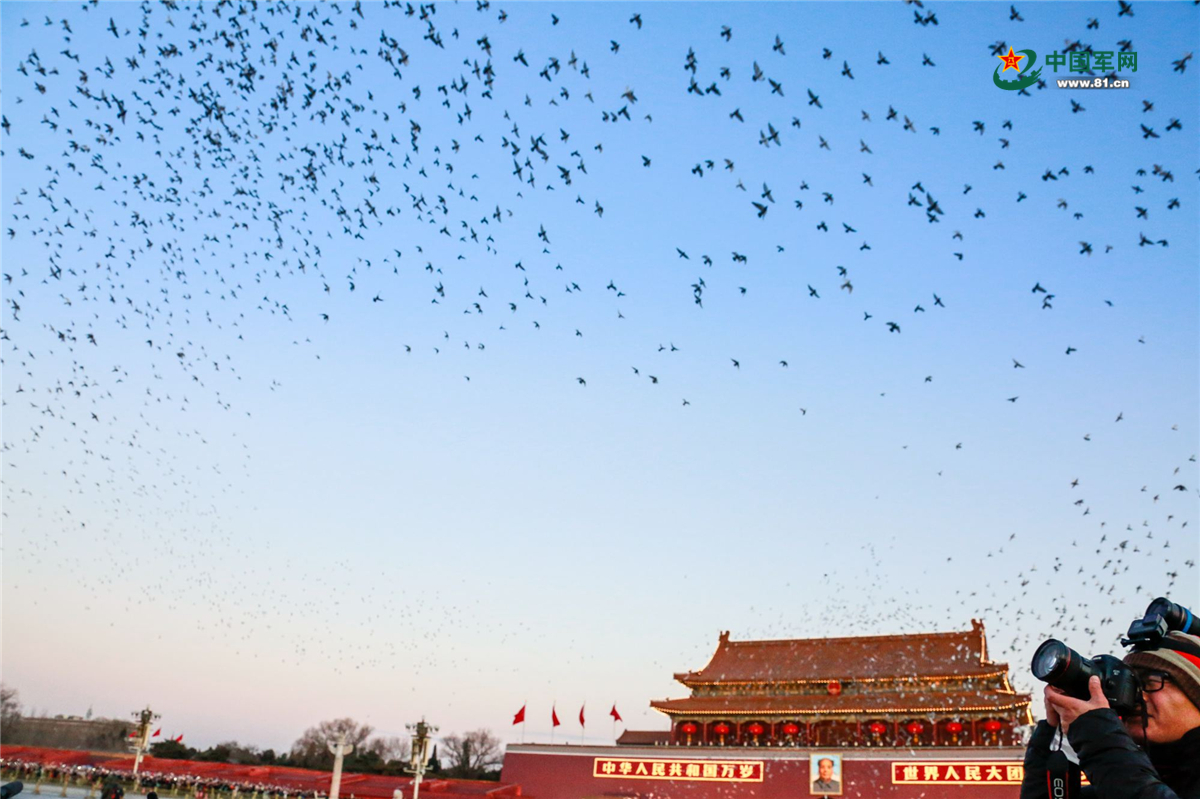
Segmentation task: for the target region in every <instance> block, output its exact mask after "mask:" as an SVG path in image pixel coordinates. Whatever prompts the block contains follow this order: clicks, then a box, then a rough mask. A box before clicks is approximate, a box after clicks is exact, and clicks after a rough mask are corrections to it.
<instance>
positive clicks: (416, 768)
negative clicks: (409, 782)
mask: <svg viewBox="0 0 1200 799" xmlns="http://www.w3.org/2000/svg"><path fill="white" fill-rule="evenodd" d="M406 726H407V727H408V730H409V732H411V733H412V761H411V762H410V764H409V767H408V768H407V769H405V770H406V771H408V773H410V774H412V775H413V799H417V798H418V797H419V796H420V794H421V780H422V779H423V778H424V777H425V769H426V768H427V767H428V766H429V758H430V756H431V755H432V754H433V738H432V736H433V734H434V733H435V732H437V729H438V728H437V727H435V726H433V725H432V724H427V723H426V722H425V719H421V720H420V721H418V722H417V723H416V724H408V725H406Z"/></svg>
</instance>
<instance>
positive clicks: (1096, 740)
mask: <svg viewBox="0 0 1200 799" xmlns="http://www.w3.org/2000/svg"><path fill="white" fill-rule="evenodd" d="M1056 732H1057V730H1056V729H1055V728H1054V727H1051V726H1050V725H1049V724H1047V723H1046V722H1045V721H1042V722H1038V725H1037V729H1035V730H1034V732H1033V737H1032V738H1031V739H1030V740H1029V748H1028V749H1026V750H1025V780H1024V782H1023V783H1022V784H1021V799H1046V797H1047V795H1048V793H1049V791H1048V788H1047V784H1046V760H1047V758H1049V756H1050V744H1051V742H1052V741H1053V740H1054V736H1055V733H1056ZM1067 738H1068V740H1069V741H1070V743H1071V748H1072V749H1074V750H1075V752H1076V753H1077V754H1078V755H1079V765H1080V766H1081V767H1082V769H1083V773H1084V774H1085V775H1087V778H1088V781H1089V782H1090V783H1091V785H1088V786H1085V787H1084V788H1083V790H1082V791H1080V797H1081V799H1200V727H1197V728H1196V729H1194V730H1191V731H1189V732H1188V733H1187V734H1185V735H1184V736H1183V737H1182V738H1180V739H1179V740H1178V741H1175V742H1174V743H1169V744H1151V745H1150V746H1149V747H1148V748H1147V749H1146V750H1143V749H1141V748H1139V747H1138V745H1137V744H1136V743H1134V741H1133V738H1131V737H1129V733H1128V732H1126V730H1125V725H1124V724H1122V723H1121V719H1120V718H1119V717H1118V716H1117V714H1116V713H1114V712H1113V711H1112V710H1111V709H1109V708H1102V709H1098V710H1091V711H1089V712H1087V713H1084V714H1083V715H1082V716H1080V717H1079V718H1077V719H1075V721H1074V723H1072V724H1071V727H1070V729H1069V730H1068V733H1067Z"/></svg>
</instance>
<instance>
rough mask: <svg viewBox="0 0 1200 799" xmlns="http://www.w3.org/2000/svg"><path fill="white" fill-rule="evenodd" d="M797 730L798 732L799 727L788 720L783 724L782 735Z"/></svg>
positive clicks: (792, 733) (793, 732) (790, 733)
mask: <svg viewBox="0 0 1200 799" xmlns="http://www.w3.org/2000/svg"><path fill="white" fill-rule="evenodd" d="M798 732H800V727H799V726H797V725H795V724H793V723H792V722H790V721H789V722H788V723H787V724H784V725H783V734H784V735H795V734H797V733H798Z"/></svg>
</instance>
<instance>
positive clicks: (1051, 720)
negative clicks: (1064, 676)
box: [1042, 685, 1062, 727]
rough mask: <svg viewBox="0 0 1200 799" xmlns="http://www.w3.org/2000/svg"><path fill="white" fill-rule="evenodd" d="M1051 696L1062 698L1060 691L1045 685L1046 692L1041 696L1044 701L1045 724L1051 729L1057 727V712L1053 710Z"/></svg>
mask: <svg viewBox="0 0 1200 799" xmlns="http://www.w3.org/2000/svg"><path fill="white" fill-rule="evenodd" d="M1051 694H1053V695H1054V696H1055V697H1058V696H1062V691H1060V690H1058V689H1057V688H1055V687H1054V686H1052V685H1047V686H1046V690H1045V691H1043V692H1042V696H1044V697H1045V699H1046V723H1047V724H1049V725H1050V726H1051V727H1057V726H1058V725H1059V718H1058V711H1057V710H1055V709H1054V702H1053V701H1052V697H1051Z"/></svg>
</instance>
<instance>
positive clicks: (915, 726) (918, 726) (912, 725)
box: [904, 721, 925, 735]
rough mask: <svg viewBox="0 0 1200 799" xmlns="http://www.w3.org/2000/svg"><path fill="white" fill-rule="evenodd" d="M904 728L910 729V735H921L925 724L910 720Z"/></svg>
mask: <svg viewBox="0 0 1200 799" xmlns="http://www.w3.org/2000/svg"><path fill="white" fill-rule="evenodd" d="M904 729H906V730H908V734H909V735H920V734H921V731H922V730H924V729H925V725H924V724H922V723H921V722H919V721H910V722H909V723H908V724H906V725H904Z"/></svg>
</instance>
